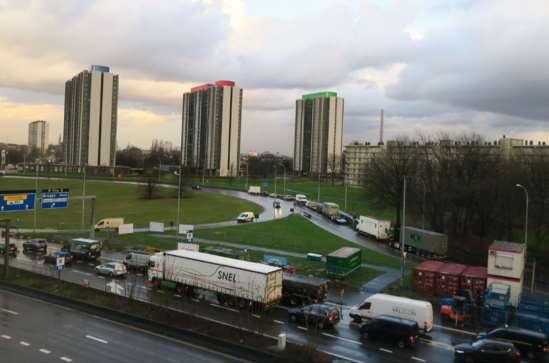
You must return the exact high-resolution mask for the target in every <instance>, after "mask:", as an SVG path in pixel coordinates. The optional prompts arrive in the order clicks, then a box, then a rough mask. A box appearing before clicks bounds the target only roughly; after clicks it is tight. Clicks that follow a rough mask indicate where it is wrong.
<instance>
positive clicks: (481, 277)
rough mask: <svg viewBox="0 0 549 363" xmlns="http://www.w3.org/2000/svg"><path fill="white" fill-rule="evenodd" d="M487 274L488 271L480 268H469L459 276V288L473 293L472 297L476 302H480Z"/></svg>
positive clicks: (482, 298)
mask: <svg viewBox="0 0 549 363" xmlns="http://www.w3.org/2000/svg"><path fill="white" fill-rule="evenodd" d="M487 274H488V269H487V268H486V267H482V266H469V267H467V268H466V269H465V271H463V273H462V274H461V281H460V286H461V288H462V289H469V290H471V291H472V292H473V297H474V299H475V301H477V302H482V301H483V300H484V291H485V290H486V276H487Z"/></svg>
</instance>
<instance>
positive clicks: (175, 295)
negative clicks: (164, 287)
mask: <svg viewBox="0 0 549 363" xmlns="http://www.w3.org/2000/svg"><path fill="white" fill-rule="evenodd" d="M173 297H177V298H180V297H181V295H179V294H173Z"/></svg>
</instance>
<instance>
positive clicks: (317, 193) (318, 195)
mask: <svg viewBox="0 0 549 363" xmlns="http://www.w3.org/2000/svg"><path fill="white" fill-rule="evenodd" d="M316 201H317V202H318V203H320V169H319V170H318V189H317V191H316Z"/></svg>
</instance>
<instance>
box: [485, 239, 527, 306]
mask: <svg viewBox="0 0 549 363" xmlns="http://www.w3.org/2000/svg"><path fill="white" fill-rule="evenodd" d="M525 260H526V258H525V249H524V245H523V244H522V243H514V242H506V241H495V242H494V243H492V245H490V248H489V249H488V277H487V284H488V285H490V284H494V283H495V284H504V285H507V286H509V288H510V292H511V296H510V300H509V302H510V303H511V305H513V306H515V307H516V306H517V305H518V301H519V297H520V294H521V292H522V284H523V281H524V279H523V277H524V264H525Z"/></svg>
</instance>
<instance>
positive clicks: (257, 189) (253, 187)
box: [248, 185, 261, 195]
mask: <svg viewBox="0 0 549 363" xmlns="http://www.w3.org/2000/svg"><path fill="white" fill-rule="evenodd" d="M248 194H255V195H259V194H261V187H260V186H259V185H250V186H249V187H248Z"/></svg>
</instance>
